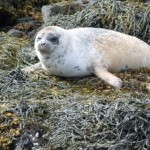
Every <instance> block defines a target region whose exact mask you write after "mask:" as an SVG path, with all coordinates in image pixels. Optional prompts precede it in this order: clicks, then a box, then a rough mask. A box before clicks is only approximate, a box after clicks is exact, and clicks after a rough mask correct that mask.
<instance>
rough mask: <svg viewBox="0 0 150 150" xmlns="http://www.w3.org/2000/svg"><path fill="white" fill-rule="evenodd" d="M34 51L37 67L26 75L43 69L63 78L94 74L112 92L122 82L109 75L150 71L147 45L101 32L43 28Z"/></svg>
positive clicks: (149, 49)
mask: <svg viewBox="0 0 150 150" xmlns="http://www.w3.org/2000/svg"><path fill="white" fill-rule="evenodd" d="M35 50H36V53H37V56H38V58H39V60H40V63H38V64H35V65H33V66H31V67H28V68H26V69H25V71H26V72H31V71H34V70H36V69H45V70H47V71H48V72H50V73H51V74H54V75H57V76H63V77H81V76H88V75H91V74H95V75H96V76H97V77H99V78H101V79H102V80H104V81H106V82H107V83H109V84H110V85H112V86H114V87H115V88H120V87H121V83H122V81H121V79H119V78H118V77H116V76H115V75H113V74H112V73H113V72H119V71H121V70H127V69H138V68H141V67H150V46H149V45H148V44H146V43H145V42H143V41H141V40H140V39H137V38H136V37H133V36H129V35H126V34H123V33H119V32H116V31H112V30H107V29H101V28H76V29H71V30H65V29H62V28H60V27H57V26H49V27H46V28H44V29H42V30H41V31H39V33H38V34H37V36H36V39H35ZM110 72H112V73H110Z"/></svg>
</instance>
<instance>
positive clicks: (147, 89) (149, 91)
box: [146, 83, 150, 93]
mask: <svg viewBox="0 0 150 150" xmlns="http://www.w3.org/2000/svg"><path fill="white" fill-rule="evenodd" d="M146 91H147V92H148V93H150V83H147V84H146Z"/></svg>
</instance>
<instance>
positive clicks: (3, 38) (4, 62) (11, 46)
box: [0, 32, 29, 70]
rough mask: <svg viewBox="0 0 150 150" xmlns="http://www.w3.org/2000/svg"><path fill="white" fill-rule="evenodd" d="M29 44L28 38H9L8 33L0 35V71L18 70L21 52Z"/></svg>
mask: <svg viewBox="0 0 150 150" xmlns="http://www.w3.org/2000/svg"><path fill="white" fill-rule="evenodd" d="M27 43H29V42H28V40H27V38H25V37H24V38H16V37H9V36H8V35H7V34H6V33H3V32H1V33H0V69H6V70H9V69H12V68H16V67H17V66H18V65H19V63H20V62H21V58H20V59H19V57H18V56H19V55H18V54H19V51H20V50H21V48H22V47H24V46H25V45H26V44H27Z"/></svg>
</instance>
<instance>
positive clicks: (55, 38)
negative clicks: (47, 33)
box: [50, 36, 58, 43]
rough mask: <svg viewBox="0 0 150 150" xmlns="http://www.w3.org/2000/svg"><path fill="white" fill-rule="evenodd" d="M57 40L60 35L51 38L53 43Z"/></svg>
mask: <svg viewBox="0 0 150 150" xmlns="http://www.w3.org/2000/svg"><path fill="white" fill-rule="evenodd" d="M57 40H58V37H56V36H54V37H52V38H51V39H50V41H51V42H53V43H55V42H57Z"/></svg>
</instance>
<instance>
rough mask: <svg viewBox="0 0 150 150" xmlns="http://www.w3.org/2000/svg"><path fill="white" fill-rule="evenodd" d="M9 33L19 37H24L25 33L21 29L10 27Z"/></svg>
mask: <svg viewBox="0 0 150 150" xmlns="http://www.w3.org/2000/svg"><path fill="white" fill-rule="evenodd" d="M7 34H8V35H9V36H11V37H18V38H21V37H23V36H24V35H25V34H24V32H23V31H20V30H16V29H10V30H9V31H8V32H7Z"/></svg>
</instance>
